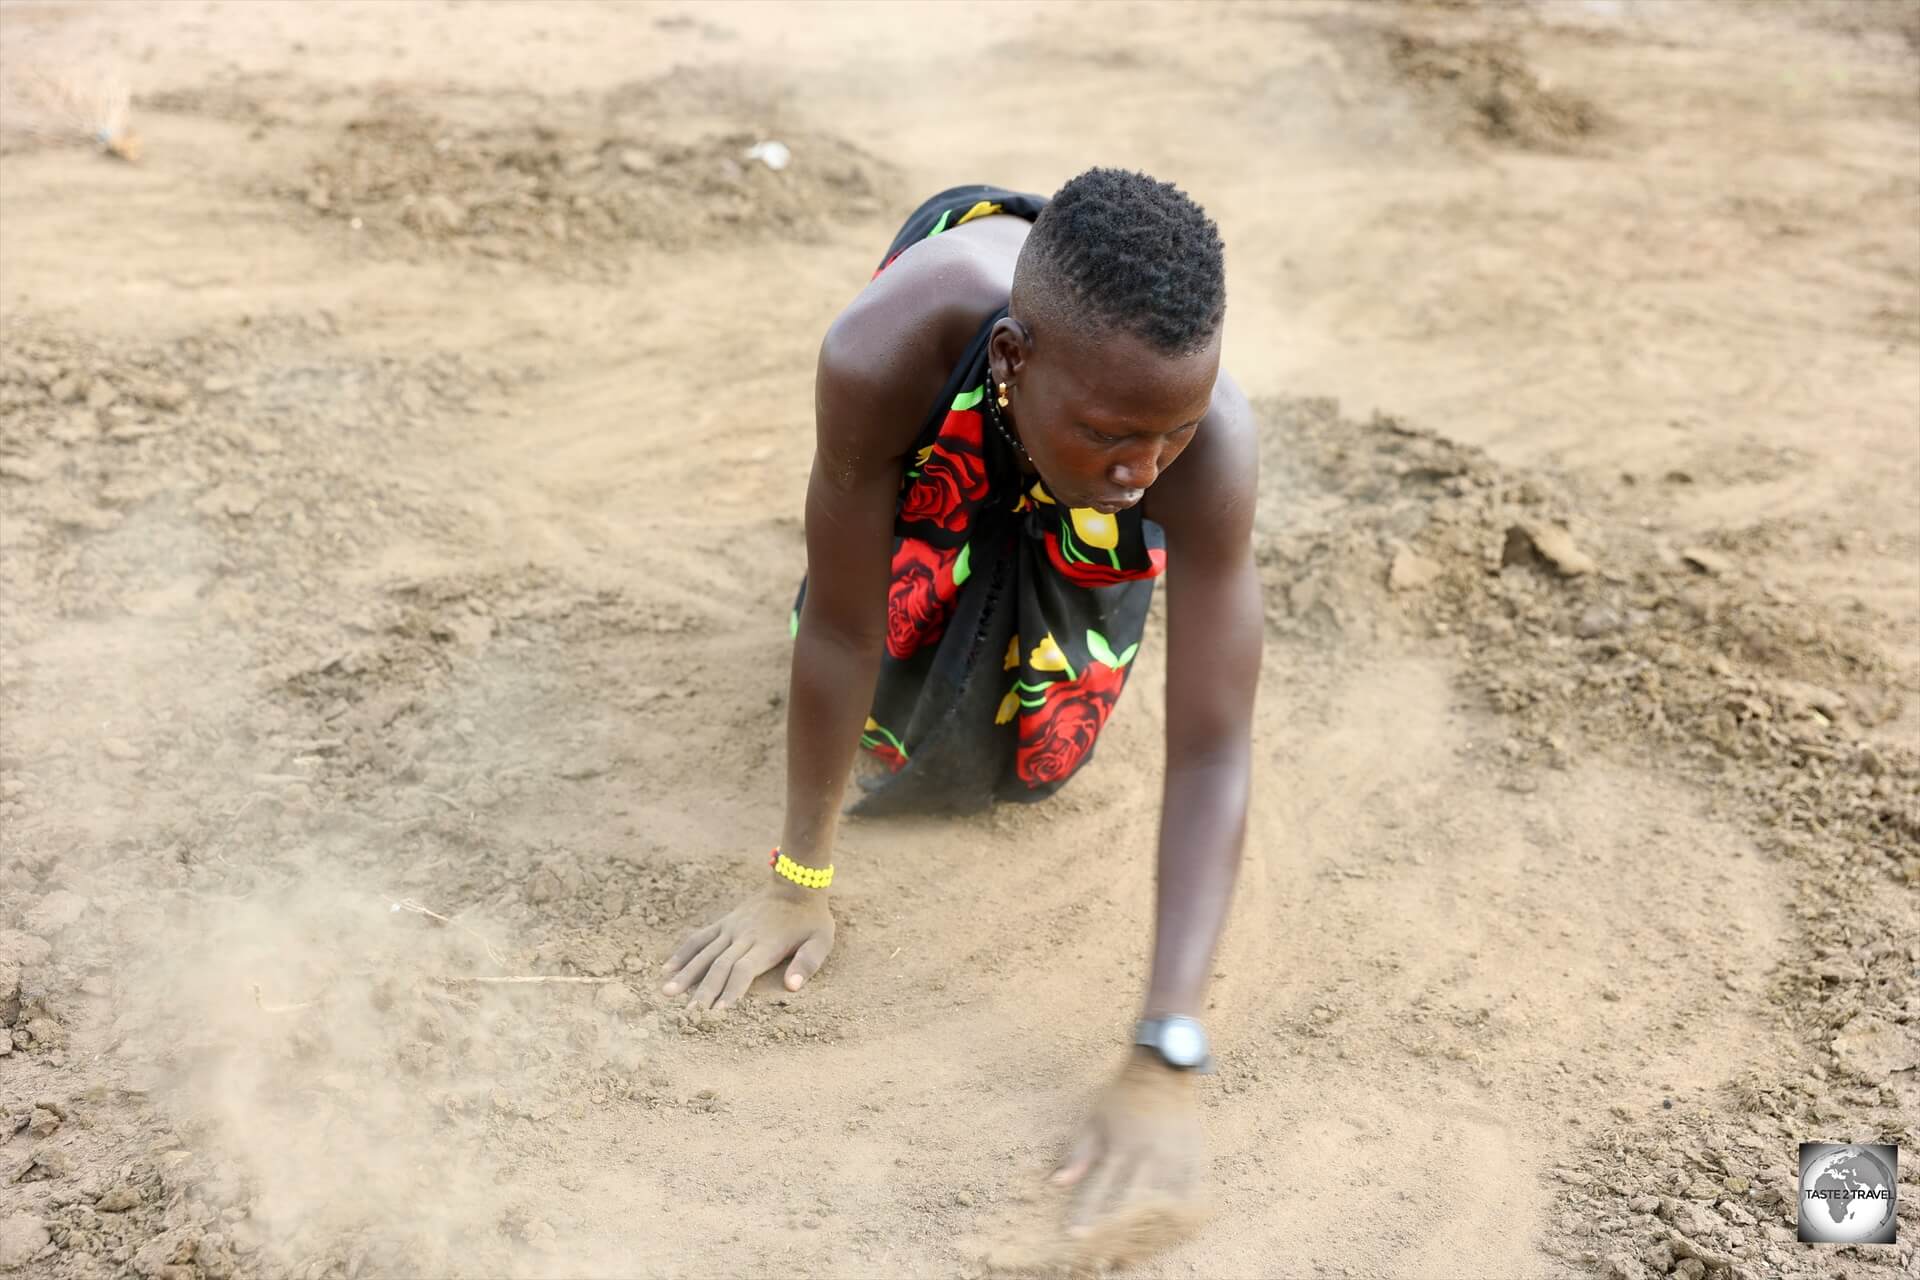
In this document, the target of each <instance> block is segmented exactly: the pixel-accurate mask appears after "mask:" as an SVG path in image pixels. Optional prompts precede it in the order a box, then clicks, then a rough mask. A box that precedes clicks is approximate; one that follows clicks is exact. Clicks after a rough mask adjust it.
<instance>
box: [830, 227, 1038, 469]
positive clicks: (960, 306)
mask: <svg viewBox="0 0 1920 1280" xmlns="http://www.w3.org/2000/svg"><path fill="white" fill-rule="evenodd" d="M997 266H998V264H997V262H996V261H995V255H992V254H990V253H988V252H985V251H983V249H982V247H981V246H980V245H979V244H978V243H976V242H974V241H971V240H968V239H964V238H961V237H956V236H941V237H940V238H939V239H938V240H932V241H928V242H926V243H924V244H919V245H915V246H913V247H912V248H911V249H910V250H908V251H907V252H906V253H903V254H901V255H900V258H899V259H898V260H897V261H896V262H894V263H893V265H892V266H890V267H888V268H887V269H886V270H885V271H883V272H881V273H880V275H879V276H878V277H876V278H875V279H874V280H873V281H872V283H870V284H869V285H868V286H867V287H866V288H865V289H862V290H861V291H860V294H859V296H858V297H856V298H854V300H853V301H852V302H851V303H849V304H848V305H847V307H846V309H845V310H843V311H842V312H841V313H840V314H839V316H837V317H836V318H835V319H834V322H833V324H832V325H831V326H829V327H828V329H827V334H826V337H825V339H824V340H822V342H821V344H820V360H819V365H818V368H817V370H816V372H815V378H814V409H815V416H816V420H817V426H818V431H819V434H820V444H821V447H822V448H826V449H830V450H832V451H834V452H836V453H840V454H843V455H859V456H861V457H876V456H881V457H885V458H888V459H893V458H899V457H902V456H904V455H905V454H906V453H907V451H908V450H909V449H910V448H911V446H912V444H913V441H914V438H915V437H916V436H917V435H918V433H919V430H920V426H921V424H922V421H923V420H924V418H925V417H926V414H927V410H928V407H929V406H930V405H931V404H932V403H933V400H934V397H935V396H937V395H938V394H939V392H940V388H941V387H942V386H943V385H944V384H945V382H946V380H947V378H948V376H949V375H950V374H951V373H952V372H953V367H954V365H955V364H956V363H957V362H958V361H959V359H960V357H961V355H962V354H964V352H965V351H966V348H967V344H968V343H970V342H971V341H972V340H973V337H974V335H975V334H976V333H978V331H979V328H980V325H981V324H982V323H983V322H984V321H985V319H986V318H987V317H988V316H990V315H992V314H993V312H994V311H996V310H997V309H998V308H999V307H1000V306H1001V305H1002V304H1003V303H1004V302H1005V301H1006V296H1007V283H1006V281H1004V280H1002V279H1000V276H1001V272H1000V271H999V270H997ZM1005 274H1006V275H1007V277H1008V278H1010V277H1011V265H1010V264H1009V266H1008V270H1007V271H1006V273H1005Z"/></svg>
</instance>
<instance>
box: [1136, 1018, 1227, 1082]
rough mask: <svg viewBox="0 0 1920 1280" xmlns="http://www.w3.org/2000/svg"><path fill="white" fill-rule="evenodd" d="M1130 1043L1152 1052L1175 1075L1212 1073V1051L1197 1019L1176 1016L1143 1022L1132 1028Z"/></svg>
mask: <svg viewBox="0 0 1920 1280" xmlns="http://www.w3.org/2000/svg"><path fill="white" fill-rule="evenodd" d="M1133 1042H1134V1043H1135V1044H1138V1045H1145V1046H1146V1047H1147V1048H1149V1049H1151V1050H1153V1051H1154V1052H1155V1053H1157V1054H1159V1055H1160V1060H1161V1061H1162V1062H1164V1063H1166V1064H1167V1065H1168V1066H1170V1067H1172V1068H1174V1069H1175V1070H1177V1071H1194V1072H1198V1073H1199V1074H1201V1075H1207V1074H1209V1073H1211V1072H1212V1071H1213V1050H1212V1049H1211V1047H1209V1046H1208V1044H1207V1029H1206V1028H1205V1027H1203V1026H1201V1025H1200V1023H1199V1021H1198V1019H1195V1018H1187V1017H1181V1016H1179V1015H1175V1016H1174V1017H1171V1018H1142V1019H1140V1021H1139V1022H1138V1023H1137V1024H1136V1025H1135V1026H1134V1028H1133Z"/></svg>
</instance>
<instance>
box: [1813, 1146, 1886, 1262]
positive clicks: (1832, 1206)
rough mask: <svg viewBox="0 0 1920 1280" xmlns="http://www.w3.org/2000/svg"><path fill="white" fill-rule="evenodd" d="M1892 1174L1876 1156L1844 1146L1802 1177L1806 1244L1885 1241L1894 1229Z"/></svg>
mask: <svg viewBox="0 0 1920 1280" xmlns="http://www.w3.org/2000/svg"><path fill="white" fill-rule="evenodd" d="M1894 1194H1895V1193H1894V1174H1893V1170H1892V1169H1890V1168H1888V1166H1887V1163H1886V1161H1885V1160H1883V1159H1882V1158H1881V1157H1880V1156H1879V1155H1878V1154H1877V1153H1876V1152H1874V1151H1872V1150H1870V1149H1868V1148H1866V1147H1859V1146H1849V1147H1840V1148H1837V1149H1836V1150H1833V1151H1829V1152H1827V1153H1826V1154H1825V1155H1822V1156H1817V1157H1816V1158H1815V1159H1814V1161H1813V1163H1812V1164H1810V1165H1808V1166H1807V1167H1806V1170H1805V1171H1804V1172H1803V1173H1802V1174H1801V1175H1800V1201H1801V1203H1800V1221H1801V1225H1802V1228H1803V1230H1804V1231H1807V1232H1810V1233H1811V1234H1810V1235H1803V1237H1802V1238H1803V1239H1815V1240H1820V1241H1823V1242H1830V1243H1835V1244H1849V1243H1856V1242H1860V1241H1873V1240H1875V1239H1876V1238H1882V1237H1883V1236H1884V1233H1885V1232H1886V1231H1888V1230H1889V1228H1890V1227H1891V1226H1892V1224H1893V1213H1894V1198H1893V1197H1894Z"/></svg>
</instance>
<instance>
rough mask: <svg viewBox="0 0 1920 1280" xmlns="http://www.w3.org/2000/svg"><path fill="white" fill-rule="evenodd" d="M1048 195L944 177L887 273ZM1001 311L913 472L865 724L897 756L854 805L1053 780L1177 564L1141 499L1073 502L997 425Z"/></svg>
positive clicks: (964, 799)
mask: <svg viewBox="0 0 1920 1280" xmlns="http://www.w3.org/2000/svg"><path fill="white" fill-rule="evenodd" d="M1045 205H1046V201H1045V199H1044V198H1043V197H1039V196H1032V195H1023V194H1021V193H1019V192H1013V191H1006V190H1003V189H1001V188H998V187H985V186H968V187H955V188H953V189H951V190H949V191H944V192H941V193H940V194H939V195H937V196H935V197H934V198H933V199H931V200H929V201H928V202H927V203H925V204H923V205H921V206H920V208H919V209H918V210H916V211H915V213H914V215H913V216H912V217H911V218H909V219H908V220H907V223H906V225H905V226H904V227H903V228H902V229H901V231H900V234H899V235H898V236H896V237H895V238H894V242H893V244H892V246H890V247H889V249H888V251H887V255H886V257H885V258H884V259H883V260H882V261H881V264H880V268H879V271H884V270H886V268H887V267H888V266H889V265H890V264H891V263H892V262H893V260H894V259H895V258H897V257H898V256H899V255H900V254H901V253H902V252H903V251H904V250H905V249H906V248H908V247H909V246H910V245H912V244H914V243H915V242H917V241H919V240H921V239H925V238H926V237H928V236H934V235H938V234H940V233H941V232H942V231H945V230H948V229H949V228H951V227H957V226H959V225H961V224H962V223H964V222H969V221H972V220H973V219H975V218H980V217H987V216H992V215H997V214H1003V215H1012V216H1016V217H1023V218H1026V219H1028V220H1029V221H1031V220H1032V219H1033V218H1034V217H1036V216H1037V215H1038V214H1039V212H1040V210H1041V209H1042V208H1044V207H1045ZM879 271H876V272H875V273H874V274H875V275H878V274H879ZM1006 314H1007V312H1006V309H1005V308H1004V307H1003V308H1001V309H1000V310H999V311H997V312H995V313H994V314H993V315H991V316H989V317H987V320H986V322H985V323H984V324H983V325H982V326H981V328H980V331H979V333H978V334H977V335H976V336H975V337H974V340H973V342H972V343H971V345H969V346H968V348H967V352H966V355H965V356H964V357H963V358H962V359H961V361H960V363H959V365H958V367H956V368H955V369H954V371H953V374H952V376H951V377H949V378H948V380H947V385H946V388H945V389H944V390H943V391H942V392H941V393H940V398H939V399H938V400H937V401H936V402H935V404H934V406H933V408H932V410H931V411H930V412H929V414H928V416H927V421H926V424H925V425H924V426H923V427H922V429H921V433H920V437H919V439H918V441H917V443H916V448H915V452H914V454H913V457H912V460H911V462H910V463H909V465H908V467H907V472H906V475H905V477H904V479H903V481H902V484H901V489H900V506H899V513H898V515H897V516H896V517H895V519H894V551H893V574H892V580H891V583H890V585H889V587H888V591H887V641H886V654H885V656H884V657H883V658H882V659H881V667H880V679H879V683H878V685H877V687H876V689H875V691H874V698H873V710H872V714H871V715H870V716H869V717H868V718H867V722H866V728H865V731H864V732H863V734H862V735H861V738H860V745H861V746H863V747H865V748H866V749H867V750H868V751H870V752H872V753H873V754H874V755H876V756H877V757H879V758H880V759H881V760H882V761H884V762H885V763H886V765H887V766H888V770H887V772H885V773H882V774H879V775H878V776H876V777H874V778H869V779H863V780H862V785H863V787H864V788H865V791H866V794H865V795H864V796H863V797H862V798H861V799H860V800H859V802H858V803H857V804H855V805H854V806H853V812H855V813H863V814H880V813H901V812H943V811H944V812H965V811H968V810H974V809H980V808H984V807H986V806H987V805H989V804H991V803H992V802H993V801H994V800H996V799H1000V800H1024V801H1031V800H1038V799H1041V798H1043V797H1045V796H1048V795H1051V794H1052V793H1053V792H1055V791H1057V790H1059V788H1060V787H1061V785H1062V784H1064V783H1065V782H1066V780H1067V779H1068V778H1070V777H1072V776H1073V775H1074V773H1075V772H1077V771H1078V770H1079V768H1080V767H1081V766H1082V765H1083V764H1085V763H1086V762H1087V760H1088V759H1089V758H1090V757H1091V756H1092V754H1093V745H1094V741H1095V740H1096V739H1097V738H1098V737H1099V735H1100V730H1101V728H1102V727H1103V726H1105V724H1106V722H1107V717H1108V716H1109V715H1111V714H1112V713H1113V708H1114V704H1115V702H1116V701H1117V700H1118V699H1119V697H1120V690H1121V689H1122V687H1124V686H1125V684H1126V680H1127V671H1128V668H1129V667H1130V666H1131V664H1132V662H1133V660H1134V658H1135V656H1136V655H1137V654H1138V653H1139V650H1140V637H1141V633H1142V632H1143V631H1144V630H1145V627H1146V620H1147V609H1148V606H1149V605H1150V604H1151V603H1152V600H1153V580H1154V578H1156V577H1158V576H1159V574H1160V573H1161V571H1162V570H1163V569H1164V568H1165V566H1166V552H1165V550H1164V549H1163V548H1164V540H1163V539H1162V537H1161V534H1160V528H1159V526H1158V525H1156V524H1154V523H1153V522H1152V521H1150V520H1147V519H1145V518H1144V517H1143V516H1142V515H1141V514H1140V511H1139V508H1138V507H1134V508H1129V509H1128V510H1126V511H1122V512H1120V513H1119V514H1117V515H1105V514H1103V513H1101V512H1098V511H1094V510H1091V509H1089V508H1084V507H1083V508H1075V509H1068V508H1066V507H1062V506H1061V505H1060V504H1058V503H1057V502H1055V501H1054V500H1053V498H1052V496H1051V495H1050V494H1048V492H1047V490H1046V486H1045V485H1044V484H1043V483H1041V482H1039V481H1038V480H1036V479H1034V478H1032V477H1029V476H1026V475H1023V474H1022V472H1021V470H1020V464H1019V462H1018V460H1017V458H1016V457H1015V455H1014V451H1013V448H1012V446H1011V445H1009V444H1008V443H1007V442H1006V441H1005V440H1004V439H1002V438H1001V436H1000V434H999V433H998V432H997V431H995V430H993V429H992V428H991V427H990V426H989V425H988V423H987V420H986V415H985V412H984V410H985V408H986V405H985V404H984V401H985V399H986V397H987V395H988V394H989V392H990V390H991V388H990V375H989V371H988V367H987V339H988V336H989V335H990V334H991V332H992V330H993V326H994V323H995V322H996V321H997V320H999V319H1000V317H1002V316H1004V315H1006ZM805 599H806V584H805V583H804V582H802V583H801V586H800V602H804V601H805ZM800 602H796V604H795V606H794V612H793V616H792V619H791V626H792V628H794V629H795V630H797V629H798V626H799V617H800V607H801V603H800Z"/></svg>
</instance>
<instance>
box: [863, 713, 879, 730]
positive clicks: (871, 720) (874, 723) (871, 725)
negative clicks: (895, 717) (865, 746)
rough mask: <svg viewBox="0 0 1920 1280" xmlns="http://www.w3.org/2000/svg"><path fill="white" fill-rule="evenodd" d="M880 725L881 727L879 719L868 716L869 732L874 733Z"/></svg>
mask: <svg viewBox="0 0 1920 1280" xmlns="http://www.w3.org/2000/svg"><path fill="white" fill-rule="evenodd" d="M879 727H880V722H879V721H878V720H875V719H874V718H873V717H872V716H868V717H867V728H866V731H867V732H868V733H872V732H873V731H874V730H875V729H878V728H879Z"/></svg>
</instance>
